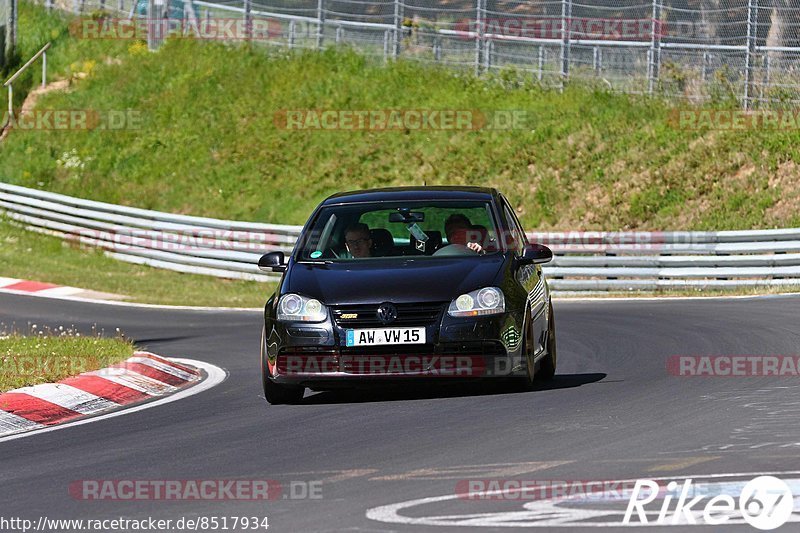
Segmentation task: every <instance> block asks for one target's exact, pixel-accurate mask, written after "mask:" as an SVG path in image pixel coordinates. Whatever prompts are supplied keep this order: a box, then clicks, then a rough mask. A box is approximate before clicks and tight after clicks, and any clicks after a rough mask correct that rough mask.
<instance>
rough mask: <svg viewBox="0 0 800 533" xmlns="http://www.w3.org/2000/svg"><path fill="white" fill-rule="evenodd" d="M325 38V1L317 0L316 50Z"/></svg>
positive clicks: (320, 46)
mask: <svg viewBox="0 0 800 533" xmlns="http://www.w3.org/2000/svg"><path fill="white" fill-rule="evenodd" d="M324 37H325V0H317V50H319V49H320V48H322V42H323V39H324Z"/></svg>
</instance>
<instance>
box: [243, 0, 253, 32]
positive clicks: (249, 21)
mask: <svg viewBox="0 0 800 533" xmlns="http://www.w3.org/2000/svg"><path fill="white" fill-rule="evenodd" d="M252 37H253V17H252V14H251V0H244V38H245V40H247V41H249V40H250V39H252Z"/></svg>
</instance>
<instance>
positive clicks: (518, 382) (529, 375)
mask: <svg viewBox="0 0 800 533" xmlns="http://www.w3.org/2000/svg"><path fill="white" fill-rule="evenodd" d="M532 333H533V327H532V325H531V321H530V320H528V327H527V328H526V329H525V335H523V336H522V353H523V354H524V356H525V369H526V374H525V375H524V376H520V377H518V378H514V382H515V383H514V385H515V389H517V390H519V391H529V390H531V389H533V387H534V380H535V378H536V367H535V365H534V363H533V352H531V346H533V337H532Z"/></svg>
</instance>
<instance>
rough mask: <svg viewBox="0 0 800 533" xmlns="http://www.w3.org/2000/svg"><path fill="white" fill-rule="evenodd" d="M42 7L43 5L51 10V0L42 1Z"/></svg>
mask: <svg viewBox="0 0 800 533" xmlns="http://www.w3.org/2000/svg"><path fill="white" fill-rule="evenodd" d="M44 7H45V8H46V9H47V10H48V11H52V10H53V0H45V2H44Z"/></svg>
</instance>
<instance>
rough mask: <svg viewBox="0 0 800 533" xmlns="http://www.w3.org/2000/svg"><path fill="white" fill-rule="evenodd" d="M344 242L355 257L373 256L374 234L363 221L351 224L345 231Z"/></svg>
mask: <svg viewBox="0 0 800 533" xmlns="http://www.w3.org/2000/svg"><path fill="white" fill-rule="evenodd" d="M344 244H345V246H346V247H347V251H348V252H350V255H351V256H353V257H354V258H362V257H372V236H371V235H370V232H369V226H367V225H366V224H364V223H362V222H357V223H355V224H351V225H350V226H348V227H347V229H346V230H345V231H344Z"/></svg>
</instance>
